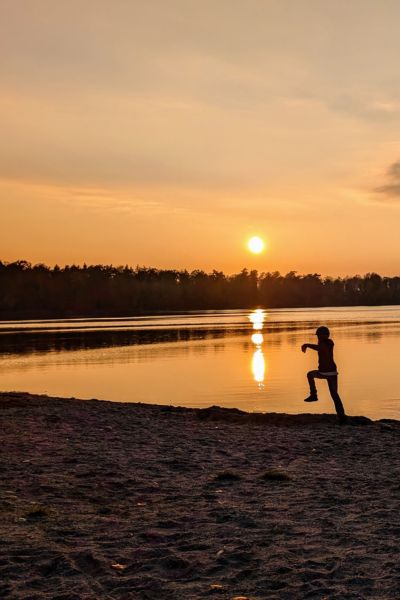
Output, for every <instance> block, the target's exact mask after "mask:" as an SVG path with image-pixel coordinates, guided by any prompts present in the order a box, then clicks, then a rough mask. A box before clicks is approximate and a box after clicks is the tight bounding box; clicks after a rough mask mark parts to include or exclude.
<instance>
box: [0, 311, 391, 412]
mask: <svg viewBox="0 0 400 600" xmlns="http://www.w3.org/2000/svg"><path fill="white" fill-rule="evenodd" d="M321 324H324V325H328V326H329V327H330V329H331V335H332V338H333V339H334V341H335V358H336V362H337V364H338V370H339V373H340V375H339V392H340V394H341V396H342V400H343V403H344V405H345V408H346V411H347V412H348V414H350V415H366V416H369V417H371V418H397V419H399V418H400V367H399V354H400V352H399V351H400V307H399V306H384V307H379V308H376V307H357V308H324V309H281V310H268V311H261V310H257V311H251V312H250V311H217V312H208V311H206V312H193V313H185V314H172V315H163V316H153V317H135V318H128V319H72V320H51V321H18V322H17V321H3V322H0V389H1V391H12V390H14V391H16V390H17V391H28V392H32V393H45V394H49V395H54V396H65V397H71V396H72V397H76V398H98V399H104V400H115V401H122V402H149V403H156V404H173V405H177V406H178V405H179V406H191V407H205V406H210V405H212V404H217V405H220V406H225V407H237V408H241V409H244V410H248V411H263V412H287V413H299V412H333V411H334V408H333V403H332V401H331V399H330V397H329V394H328V391H327V384H326V382H325V381H319V382H317V386H318V389H319V397H320V401H319V402H318V403H314V404H312V405H307V404H305V403H304V402H303V399H304V398H305V397H306V396H307V395H308V387H307V381H306V372H307V371H308V370H310V369H314V368H317V355H316V353H315V352H313V351H312V350H308V351H307V353H306V354H303V353H302V352H301V351H300V346H301V344H302V343H303V342H311V343H315V335H314V331H315V328H316V327H317V326H318V325H321Z"/></svg>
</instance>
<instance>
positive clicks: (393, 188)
mask: <svg viewBox="0 0 400 600" xmlns="http://www.w3.org/2000/svg"><path fill="white" fill-rule="evenodd" d="M374 191H375V192H378V193H379V194H382V195H383V196H385V197H386V198H390V199H393V200H400V160H397V161H396V162H394V163H392V164H391V165H390V166H389V168H388V169H387V171H386V183H384V184H383V185H380V186H378V187H376V188H375V190H374Z"/></svg>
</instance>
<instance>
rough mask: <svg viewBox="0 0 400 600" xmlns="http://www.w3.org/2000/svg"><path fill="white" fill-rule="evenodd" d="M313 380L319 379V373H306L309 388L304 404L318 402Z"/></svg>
mask: <svg viewBox="0 0 400 600" xmlns="http://www.w3.org/2000/svg"><path fill="white" fill-rule="evenodd" d="M315 378H317V379H320V373H319V371H309V372H308V373H307V379H308V385H309V386H310V396H309V397H308V398H306V399H305V402H315V401H316V400H318V395H317V386H316V385H315Z"/></svg>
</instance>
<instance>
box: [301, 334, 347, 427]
mask: <svg viewBox="0 0 400 600" xmlns="http://www.w3.org/2000/svg"><path fill="white" fill-rule="evenodd" d="M315 335H316V336H317V337H318V344H303V345H302V347H301V350H302V352H306V350H307V348H310V350H316V351H317V352H318V371H309V372H308V373H307V379H308V383H309V385H310V395H309V396H308V398H306V399H305V400H304V402H317V400H318V395H317V386H316V385H315V380H316V379H326V380H327V382H328V386H329V392H330V394H331V396H332V400H333V401H334V403H335V408H336V413H337V416H338V418H339V423H340V424H343V423H346V420H347V419H346V415H345V412H344V408H343V404H342V401H341V399H340V396H339V394H338V372H337V368H336V363H335V361H334V360H333V346H334V343H333V340H331V338H330V337H329V336H330V332H329V329H328V328H327V327H318V329H317V331H316V332H315Z"/></svg>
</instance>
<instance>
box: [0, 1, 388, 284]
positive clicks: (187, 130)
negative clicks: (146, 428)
mask: <svg viewBox="0 0 400 600" xmlns="http://www.w3.org/2000/svg"><path fill="white" fill-rule="evenodd" d="M1 12H2V18H1V19H0V22H1V24H0V29H1V31H0V75H1V77H0V87H1V97H0V130H1V138H0V139H1V144H0V205H1V217H2V218H1V221H0V239H1V253H0V255H1V256H0V258H1V259H3V260H15V259H18V258H25V259H27V260H30V261H32V262H37V261H43V262H46V263H49V264H54V263H59V264H64V263H66V262H68V263H71V262H77V263H83V262H84V261H86V262H88V263H92V262H94V263H114V264H125V263H128V264H133V265H135V264H141V265H152V266H158V267H177V268H184V267H186V268H188V269H191V268H196V267H198V268H204V269H212V268H217V269H222V270H224V271H226V272H234V271H238V270H239V269H241V268H242V267H244V266H247V267H249V268H258V269H260V270H276V269H278V270H281V271H283V272H285V271H288V270H291V269H294V270H298V271H300V272H309V271H312V272H320V273H323V274H332V275H336V274H352V273H365V272H367V271H372V270H374V271H378V272H381V273H383V274H388V275H390V274H395V273H396V274H399V268H398V261H397V256H398V255H399V253H400V236H399V235H398V219H399V210H400V162H398V161H399V160H400V138H399V133H398V132H399V130H400V129H399V125H400V80H399V77H398V57H399V55H400V36H399V35H398V24H399V22H400V3H399V2H398V1H397V0H353V1H352V2H348V1H347V0H346V1H344V0H337V1H336V2H334V3H333V2H331V0H297V1H296V2H293V1H292V0H265V1H262V2H260V0H238V1H235V2H233V1H232V0H218V1H217V2H215V1H214V0H213V1H211V0H202V2H198V1H197V0H168V2H165V1H164V0H146V1H144V0H143V1H139V0H137V1H132V2H127V1H125V0H113V1H111V0H95V1H94V0H93V1H89V0H88V1H87V2H85V3H82V2H81V1H80V0H79V1H78V0H68V2H67V1H64V0H58V1H57V2H54V1H53V0H32V1H31V2H15V1H14V0H13V1H11V0H3V2H2V8H1ZM253 234H258V235H260V236H262V237H265V238H266V240H267V251H266V252H265V253H264V254H263V255H262V256H261V257H254V256H250V255H249V253H248V251H247V249H246V245H245V244H246V241H247V239H248V238H249V237H250V236H251V235H253Z"/></svg>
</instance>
